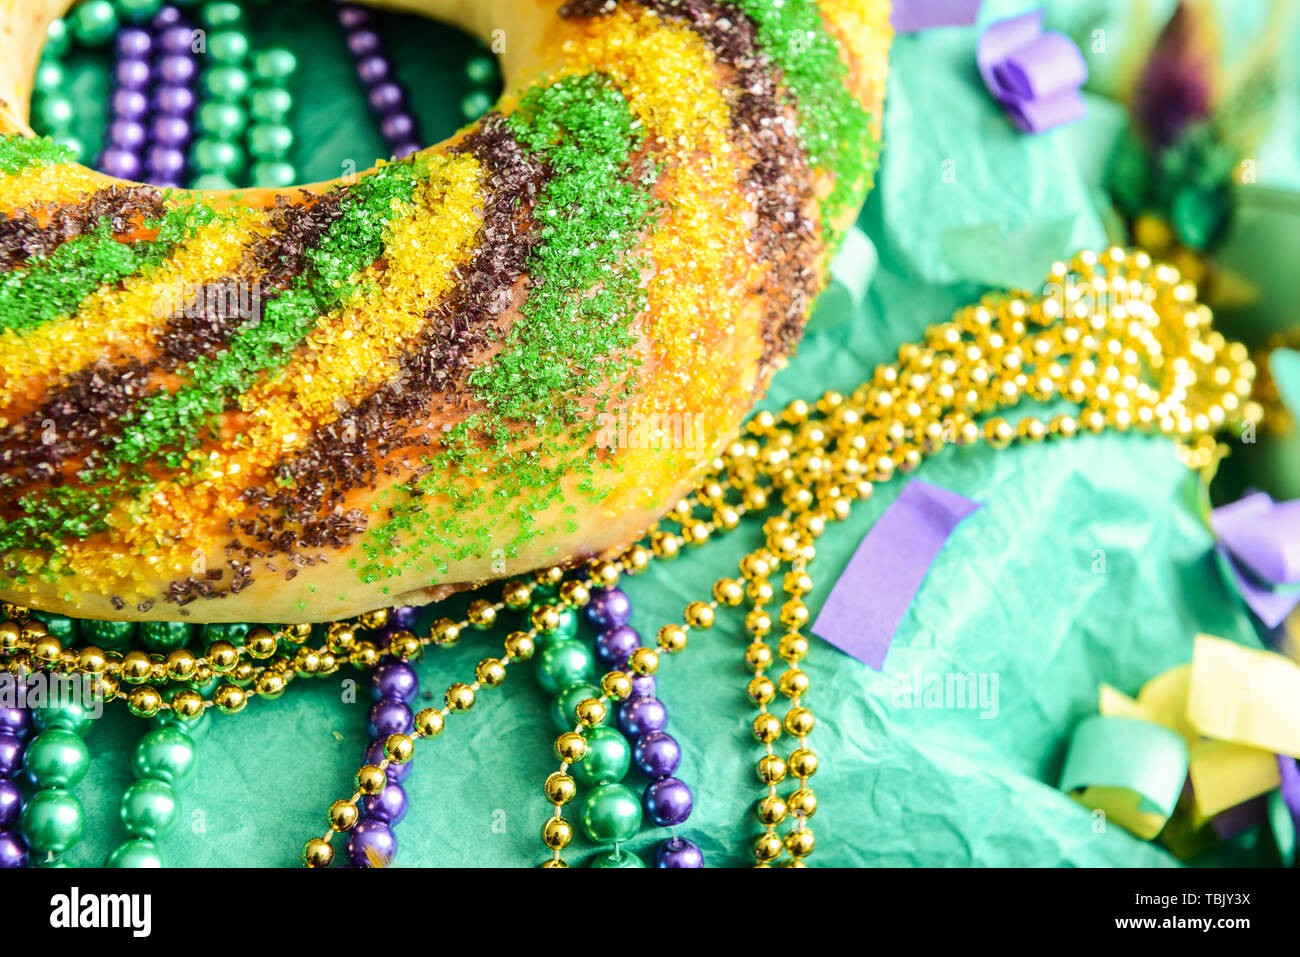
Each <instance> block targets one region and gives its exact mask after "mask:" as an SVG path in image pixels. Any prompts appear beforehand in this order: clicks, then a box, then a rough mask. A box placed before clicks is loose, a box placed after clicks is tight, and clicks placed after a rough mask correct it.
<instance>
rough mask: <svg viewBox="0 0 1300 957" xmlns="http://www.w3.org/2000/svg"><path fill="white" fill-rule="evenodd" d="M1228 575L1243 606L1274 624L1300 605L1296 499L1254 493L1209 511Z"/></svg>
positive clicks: (1299, 532) (1299, 503)
mask: <svg viewBox="0 0 1300 957" xmlns="http://www.w3.org/2000/svg"><path fill="white" fill-rule="evenodd" d="M1210 527H1211V528H1213V529H1214V534H1215V535H1216V536H1217V537H1218V539H1219V544H1218V549H1219V554H1220V555H1221V556H1222V558H1223V560H1224V562H1225V563H1226V564H1227V566H1228V575H1227V577H1228V580H1229V581H1230V582H1231V583H1232V584H1233V585H1235V586H1236V588H1237V591H1238V593H1239V594H1240V595H1241V597H1242V600H1243V601H1245V602H1246V605H1247V607H1249V608H1250V610H1251V611H1253V612H1254V613H1255V615H1256V616H1258V618H1259V620H1260V621H1262V622H1263V623H1264V624H1265V625H1266V626H1268V627H1269V628H1276V627H1277V626H1278V625H1280V624H1282V622H1283V621H1285V620H1286V617H1287V615H1289V614H1290V613H1291V611H1292V610H1293V609H1294V608H1295V607H1296V606H1297V605H1300V499H1297V500H1295V501H1293V502H1274V501H1273V499H1272V498H1271V497H1269V495H1268V494H1267V493H1265V492H1255V493H1253V494H1251V495H1247V496H1246V497H1245V498H1243V499H1240V500H1239V501H1236V502H1233V503H1231V504H1230V505H1223V506H1221V507H1219V508H1216V509H1215V510H1214V511H1213V512H1211V513H1210Z"/></svg>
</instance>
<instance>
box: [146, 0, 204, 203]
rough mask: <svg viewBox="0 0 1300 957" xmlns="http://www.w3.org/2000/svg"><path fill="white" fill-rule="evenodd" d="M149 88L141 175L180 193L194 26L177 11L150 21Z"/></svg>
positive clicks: (194, 77)
mask: <svg viewBox="0 0 1300 957" xmlns="http://www.w3.org/2000/svg"><path fill="white" fill-rule="evenodd" d="M152 27H153V30H154V47H155V49H154V77H155V79H154V89H153V97H152V101H151V104H150V105H151V107H152V115H151V116H150V120H149V127H148V133H149V139H148V145H147V146H146V148H145V175H146V177H147V178H148V180H149V182H151V183H153V184H154V185H155V186H160V187H163V188H171V189H179V188H180V187H181V186H182V185H183V183H184V181H185V175H186V167H187V165H188V160H187V157H188V155H189V150H190V145H191V143H192V142H193V141H194V123H193V114H194V108H195V104H196V101H197V99H198V94H197V92H196V91H197V89H198V79H199V63H198V60H197V58H196V57H195V56H194V53H193V44H194V27H193V25H192V24H191V23H190V22H189V21H188V20H187V19H186V18H185V16H184V15H183V14H182V13H181V12H180V10H178V9H177V8H176V7H173V6H167V7H163V9H162V10H160V11H159V12H158V14H157V16H155V17H154V19H153V23H152Z"/></svg>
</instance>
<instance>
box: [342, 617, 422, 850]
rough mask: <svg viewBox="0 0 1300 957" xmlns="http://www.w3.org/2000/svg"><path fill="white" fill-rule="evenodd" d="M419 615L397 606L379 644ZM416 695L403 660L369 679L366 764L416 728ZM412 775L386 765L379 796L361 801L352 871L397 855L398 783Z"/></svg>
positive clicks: (401, 795) (401, 812) (402, 801)
mask: <svg viewBox="0 0 1300 957" xmlns="http://www.w3.org/2000/svg"><path fill="white" fill-rule="evenodd" d="M418 614H419V609H417V608H395V609H393V611H392V612H391V613H390V615H389V622H388V625H387V626H385V628H384V629H383V632H382V633H381V638H380V640H381V641H382V642H383V643H384V644H387V641H388V640H389V639H390V638H391V637H392V633H393V632H394V631H398V630H403V629H410V628H411V627H412V626H414V624H415V619H416V617H417V616H418ZM419 693H420V679H419V678H418V676H417V675H416V674H415V669H414V668H412V667H411V666H410V665H409V664H407V663H406V662H405V661H389V662H386V663H385V664H382V665H380V666H379V667H378V668H376V669H375V670H374V671H373V672H372V673H371V676H370V697H371V700H373V701H374V704H373V705H372V706H371V708H370V713H369V714H368V715H367V720H366V724H367V729H368V730H369V732H370V737H371V739H372V740H371V742H370V744H369V745H367V747H366V751H365V758H364V760H365V763H366V764H379V763H380V762H381V761H382V760H383V759H384V741H385V740H387V738H388V736H389V735H390V734H410V733H411V731H412V729H413V728H414V726H415V718H414V715H413V714H412V710H411V702H413V701H414V700H415V698H416V696H417V695H418V694H419ZM410 773H411V762H409V761H408V762H407V763H406V764H397V763H396V762H394V763H392V764H390V765H388V770H387V775H388V781H387V783H386V784H385V785H384V789H383V790H382V791H380V792H379V793H378V794H374V795H368V796H366V797H364V798H362V800H361V819H360V820H359V821H358V822H357V824H356V826H355V827H353V828H352V831H351V832H350V833H349V835H348V844H347V853H348V861H349V862H350V863H351V864H352V865H353V866H354V867H387V866H388V865H389V864H391V863H392V861H393V858H394V857H396V856H397V837H396V835H394V834H393V828H394V827H395V826H396V825H397V824H398V823H399V822H400V821H401V820H402V818H404V817H406V809H407V797H406V791H405V789H404V788H403V787H402V784H401V782H402V781H404V780H406V776H407V775H408V774H410Z"/></svg>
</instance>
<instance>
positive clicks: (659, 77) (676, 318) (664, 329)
mask: <svg viewBox="0 0 1300 957" xmlns="http://www.w3.org/2000/svg"><path fill="white" fill-rule="evenodd" d="M582 30H583V34H584V35H583V36H581V37H580V38H573V39H569V40H567V41H566V42H565V44H564V51H565V53H566V56H567V57H569V59H570V62H571V64H572V69H574V70H579V69H584V70H591V69H594V70H597V71H600V72H603V73H605V74H607V75H609V76H610V77H611V78H612V79H613V81H614V83H615V85H616V86H618V88H619V89H620V90H621V91H622V92H623V94H624V95H625V96H626V97H627V99H628V103H629V104H630V106H631V108H632V111H633V112H634V113H635V114H636V116H637V117H638V119H640V120H641V122H642V123H643V124H644V125H645V127H646V129H647V130H648V131H649V132H650V133H651V135H652V137H658V140H655V139H652V140H651V147H652V151H653V152H654V153H655V154H657V156H658V157H659V158H661V159H663V160H664V161H666V163H667V166H666V170H665V174H664V176H663V178H662V179H661V181H660V185H659V189H660V191H661V194H662V196H663V199H664V202H665V207H666V209H665V212H664V214H663V216H662V217H661V219H660V221H659V224H658V227H657V229H656V230H655V231H654V233H653V234H652V235H650V236H649V237H648V238H647V240H646V242H645V243H644V245H643V247H642V251H643V252H644V253H645V254H647V255H648V258H649V259H650V260H651V262H652V263H653V264H654V269H655V274H654V278H653V279H652V280H651V281H650V284H649V288H648V290H647V293H648V299H649V308H648V310H647V319H646V322H645V323H644V326H643V328H644V332H645V334H646V336H647V338H648V339H649V342H650V356H649V362H648V363H647V366H646V368H645V369H644V370H643V374H642V381H641V387H642V389H643V390H644V391H643V392H642V393H641V394H640V395H639V396H638V397H637V398H636V399H635V400H634V402H633V403H632V404H631V405H630V406H629V409H628V413H629V419H628V421H634V420H632V418H631V416H633V415H637V414H639V415H641V416H658V417H660V418H659V419H658V421H660V422H664V421H667V422H671V423H673V424H674V425H677V424H681V425H685V424H686V423H690V428H689V429H685V430H684V433H677V434H676V435H684V438H685V440H686V442H687V443H689V444H686V445H685V447H683V448H681V449H671V448H670V444H671V443H666V444H663V445H661V446H660V447H659V448H657V449H656V448H633V447H623V448H620V449H619V450H618V453H617V462H618V465H619V467H620V468H621V470H622V472H621V475H619V476H618V478H616V479H615V484H614V487H613V488H612V489H611V493H610V495H609V496H608V497H607V498H606V499H605V507H606V508H608V509H609V510H610V511H611V512H621V511H623V510H625V509H627V508H629V507H637V506H640V505H644V504H646V503H648V502H649V501H650V500H652V499H654V498H656V497H657V496H661V495H663V494H664V486H666V485H668V484H671V483H672V482H673V481H677V482H681V481H684V480H685V479H686V478H687V477H688V476H689V475H690V473H691V472H692V471H693V470H694V468H695V467H696V466H698V465H699V464H700V463H702V462H705V461H708V459H709V458H710V457H711V456H712V455H713V453H714V450H715V449H716V446H717V444H718V443H719V442H720V441H722V439H723V438H724V437H725V435H726V434H727V433H728V432H729V431H730V429H731V428H732V427H733V426H734V424H735V422H734V420H735V418H736V416H737V414H738V412H737V410H738V409H740V408H743V407H745V406H746V405H747V403H748V401H749V398H750V396H751V395H752V390H753V388H754V382H753V381H752V370H753V369H754V368H756V366H757V356H758V352H759V350H760V348H761V344H762V337H761V334H760V331H759V320H760V318H761V316H760V310H759V309H756V308H754V305H753V303H752V302H751V303H749V304H748V307H747V305H746V300H747V299H748V298H749V290H750V289H751V288H753V287H754V286H755V285H757V283H758V280H759V278H760V272H761V269H762V268H763V267H762V266H761V264H758V263H754V262H752V261H750V259H749V257H748V255H747V254H746V252H745V242H746V238H747V236H748V233H749V227H748V226H747V225H746V223H749V222H752V221H753V218H754V215H755V210H754V209H753V208H752V207H751V206H750V205H749V204H748V203H746V201H745V199H744V195H743V190H742V189H741V182H740V180H741V178H742V175H743V173H744V168H743V167H742V165H741V164H742V158H741V156H740V155H739V153H738V151H733V150H732V149H731V141H730V138H729V137H730V120H731V114H730V109H729V108H728V105H727V102H726V99H725V97H724V94H723V92H722V90H721V84H719V83H718V69H717V66H716V64H715V62H714V58H713V54H712V52H711V51H710V50H709V49H708V47H707V46H706V45H705V43H704V41H703V40H702V39H701V38H700V37H699V35H698V34H696V33H695V32H694V31H693V30H691V29H690V28H688V27H686V26H683V25H680V24H675V23H668V22H665V21H663V20H660V19H659V18H658V17H656V16H655V15H654V14H652V13H649V12H646V11H638V12H635V13H630V12H628V11H627V10H625V9H622V8H620V9H619V10H618V11H617V12H616V13H615V14H613V15H612V16H609V17H605V18H602V19H601V20H598V21H593V22H586V23H583V24H582ZM744 349H748V350H750V351H749V353H748V354H742V350H744ZM720 355H728V356H730V357H731V358H730V359H729V361H727V362H725V363H720V362H718V361H717V360H718V356H720ZM665 417H666V418H665ZM670 431H671V430H670ZM676 435H674V436H673V440H674V441H675V440H676ZM665 449H668V451H665ZM666 469H667V471H666ZM648 474H653V475H656V476H661V477H662V479H663V481H656V482H655V483H652V484H654V485H655V486H656V487H655V488H647V484H648V483H646V482H645V479H644V477H645V475H648Z"/></svg>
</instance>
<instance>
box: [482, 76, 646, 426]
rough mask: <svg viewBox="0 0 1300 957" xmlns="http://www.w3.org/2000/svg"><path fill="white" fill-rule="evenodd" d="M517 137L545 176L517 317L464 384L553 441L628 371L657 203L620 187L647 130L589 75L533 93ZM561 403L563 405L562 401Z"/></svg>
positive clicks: (636, 187)
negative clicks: (644, 246) (640, 245)
mask: <svg viewBox="0 0 1300 957" xmlns="http://www.w3.org/2000/svg"><path fill="white" fill-rule="evenodd" d="M510 126H511V130H512V132H513V133H514V134H515V137H516V138H517V139H518V140H519V142H520V143H522V144H523V145H524V146H525V147H527V148H528V149H531V150H533V151H535V152H538V153H540V154H541V155H542V156H544V157H545V159H546V161H547V162H548V163H549V164H550V166H551V168H552V170H553V171H554V172H553V174H552V176H551V178H550V180H549V181H548V182H547V184H546V186H545V187H543V189H542V192H541V195H540V196H539V198H538V205H537V211H536V214H535V220H536V228H537V230H538V234H539V235H538V244H537V247H536V248H535V250H534V252H533V254H532V257H531V259H530V261H529V264H528V273H529V275H530V276H532V277H533V283H532V288H531V289H530V290H529V296H528V298H527V300H526V301H525V302H524V304H523V305H522V307H521V308H520V319H519V321H518V322H517V323H515V325H514V326H513V327H512V328H511V330H510V334H509V336H508V338H507V339H506V344H505V348H504V349H503V350H502V352H501V353H500V354H499V355H498V356H497V357H496V359H495V360H494V361H493V362H491V363H489V364H487V365H486V366H483V367H481V368H479V369H476V370H475V371H474V373H473V374H472V375H471V376H470V380H469V382H470V386H471V387H472V388H473V389H474V392H475V395H476V396H477V397H478V398H479V399H480V400H481V401H483V402H484V403H485V404H486V405H487V406H488V407H489V408H490V409H491V410H492V411H493V413H494V415H495V417H496V418H497V419H499V420H500V421H501V422H502V423H504V422H507V421H509V422H515V423H525V424H528V425H531V426H533V427H535V428H542V429H545V430H546V431H547V432H551V433H554V432H558V431H560V430H561V429H563V428H565V427H567V426H569V425H571V424H572V423H573V422H574V421H576V418H577V410H578V406H577V403H576V402H575V401H573V400H576V399H579V398H581V397H583V396H585V395H586V394H587V393H588V392H589V391H590V390H591V389H592V388H593V387H595V386H598V385H602V384H604V383H608V382H611V381H613V380H614V379H616V378H617V377H618V376H619V375H621V374H622V373H623V372H625V371H626V369H627V365H628V363H627V359H626V357H625V356H623V355H621V354H620V350H624V349H626V348H627V347H629V346H631V345H632V344H633V343H634V342H635V341H636V337H635V336H634V335H633V334H632V331H631V323H632V320H633V319H634V318H635V317H636V315H637V314H638V313H639V312H640V311H641V309H642V308H643V307H644V303H645V295H644V293H643V292H642V291H641V289H640V265H641V264H640V262H639V261H637V260H635V259H633V258H632V257H630V255H629V254H630V253H631V251H632V249H633V247H634V246H635V245H636V243H637V240H638V238H639V235H640V231H641V229H642V228H644V227H645V226H647V225H648V224H649V222H650V217H651V213H652V212H653V210H654V201H653V199H652V197H651V195H650V193H649V191H648V190H647V189H646V187H645V185H644V184H643V183H638V182H630V181H629V179H628V175H627V173H628V170H627V165H628V158H629V156H630V155H632V153H633V152H634V151H635V150H637V149H638V148H639V147H640V145H641V142H642V140H643V139H644V133H643V131H642V130H641V129H640V127H639V125H638V124H637V122H636V120H635V118H634V117H633V115H632V113H631V111H630V109H629V108H628V103H627V100H626V98H625V97H624V96H623V95H622V94H621V93H620V92H619V91H618V90H616V89H614V88H613V87H611V86H610V85H609V83H608V82H607V81H606V80H605V79H604V78H603V77H601V76H599V75H597V74H586V75H583V76H577V77H568V78H565V79H563V80H561V81H559V82H558V83H555V84H553V85H552V86H548V87H540V88H534V89H532V90H530V91H529V92H528V93H527V94H526V95H525V97H524V99H523V101H522V102H521V103H520V106H519V110H518V111H517V112H515V113H513V114H512V115H511V116H510ZM558 396H564V397H567V398H568V399H569V400H570V401H568V402H564V401H561V402H559V403H558V405H557V397H558Z"/></svg>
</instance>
